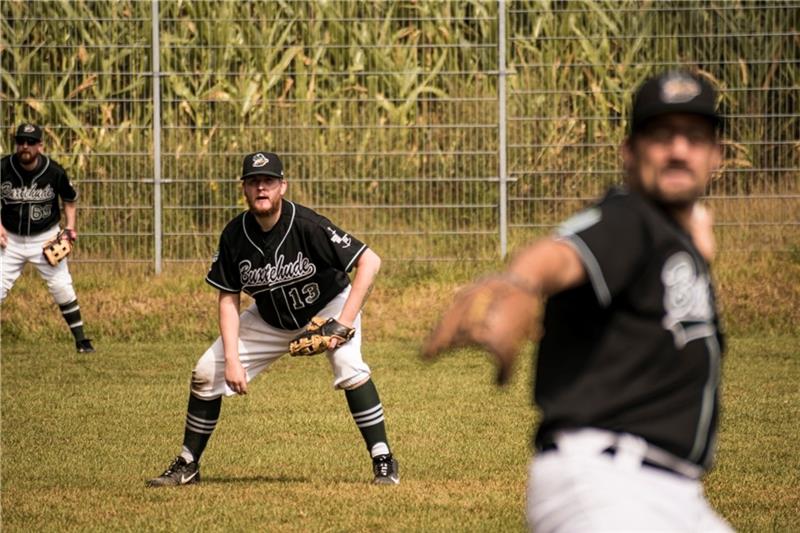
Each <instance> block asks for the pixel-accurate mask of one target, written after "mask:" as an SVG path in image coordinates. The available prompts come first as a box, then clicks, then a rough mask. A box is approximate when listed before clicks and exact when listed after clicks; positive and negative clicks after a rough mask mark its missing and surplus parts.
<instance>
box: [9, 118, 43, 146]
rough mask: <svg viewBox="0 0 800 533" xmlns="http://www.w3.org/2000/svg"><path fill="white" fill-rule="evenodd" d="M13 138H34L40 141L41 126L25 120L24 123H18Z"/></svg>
mask: <svg viewBox="0 0 800 533" xmlns="http://www.w3.org/2000/svg"><path fill="white" fill-rule="evenodd" d="M14 139H15V140H17V139H19V140H21V139H27V140H34V141H36V142H41V141H42V128H40V127H39V126H37V125H36V124H31V123H30V122H26V123H24V124H20V125H19V127H18V128H17V134H16V135H14Z"/></svg>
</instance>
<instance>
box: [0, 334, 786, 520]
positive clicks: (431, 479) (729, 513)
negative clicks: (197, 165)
mask: <svg viewBox="0 0 800 533" xmlns="http://www.w3.org/2000/svg"><path fill="white" fill-rule="evenodd" d="M799 343H800V339H798V338H797V337H772V338H750V337H748V338H738V339H732V341H731V343H730V350H729V353H728V357H727V359H726V363H725V386H724V402H725V411H724V418H723V423H722V434H721V441H720V453H719V461H718V468H717V469H716V470H714V471H713V473H712V474H711V475H710V476H709V477H708V478H707V481H706V486H707V488H708V491H709V497H710V499H711V501H712V503H713V504H714V506H715V507H716V508H717V509H718V510H719V511H720V512H721V514H722V515H723V516H725V517H726V518H727V519H728V520H729V521H730V522H731V523H732V524H733V526H734V527H735V528H737V529H739V530H742V531H792V530H798V528H800V518H798V509H800V454H798V452H797V443H798V440H799V439H798V437H800V434H798V428H799V427H800V424H798V420H799V419H800V394H798V383H800V354H798V344H799ZM97 345H98V348H99V352H98V353H97V354H94V355H91V356H79V355H77V354H75V353H73V352H72V346H71V344H69V343H68V342H66V341H64V342H62V343H57V344H54V343H53V342H50V341H48V342H42V343H41V344H39V345H23V344H17V343H9V342H7V341H6V342H3V344H2V367H1V370H2V376H1V378H2V383H1V385H2V529H3V531H9V532H10V531H69V530H95V531H100V530H103V531H107V530H114V531H117V530H128V531H142V530H152V531H225V532H231V531H439V530H442V531H522V530H524V488H525V476H526V467H527V462H528V460H529V457H530V454H529V441H530V430H531V427H532V425H533V424H534V423H535V420H536V414H535V412H534V410H533V409H532V408H531V406H530V402H529V397H530V366H531V365H530V357H529V356H526V357H524V358H523V359H522V361H521V364H520V366H519V368H518V372H517V374H516V378H515V380H514V382H513V383H512V385H511V386H510V387H509V388H507V389H504V390H498V389H496V388H495V387H494V385H493V384H492V369H491V366H490V364H489V362H488V361H487V359H486V358H485V357H484V356H483V355H481V354H479V353H477V352H472V351H462V352H460V353H458V354H457V355H451V356H448V357H446V358H445V359H443V360H441V361H438V362H436V363H434V364H425V363H422V362H420V361H419V360H418V359H417V356H416V346H413V345H409V344H407V343H404V342H400V341H391V340H380V341H373V342H368V343H366V344H365V355H366V359H367V361H368V362H369V363H370V364H371V366H372V368H373V372H374V379H375V381H376V383H377V385H378V387H379V391H380V393H381V397H382V398H381V399H382V401H383V405H384V408H385V410H386V415H387V423H388V430H389V435H390V439H391V441H392V445H393V448H394V451H395V453H396V456H397V457H398V459H399V460H400V472H401V477H402V482H401V485H400V486H398V487H373V486H371V485H370V484H369V481H370V479H371V470H370V463H369V460H368V457H367V453H366V450H365V448H364V447H363V444H362V441H361V437H360V435H359V433H358V431H357V429H356V428H355V426H354V424H353V422H352V420H351V418H350V416H349V413H348V411H347V406H346V402H345V399H344V396H343V394H342V393H341V392H337V391H334V390H332V388H331V375H330V371H329V368H328V364H327V362H326V361H325V359H324V358H322V357H317V358H302V359H291V358H289V357H285V358H284V359H282V360H280V361H279V362H278V363H277V364H276V365H275V366H274V367H273V368H272V370H271V371H269V372H268V373H266V374H262V375H261V376H259V377H258V378H257V379H256V381H254V382H253V383H252V384H251V392H250V394H249V395H248V396H246V397H240V398H234V399H229V400H226V401H225V402H224V403H223V410H222V417H221V421H220V424H219V426H218V428H217V431H216V433H215V434H214V436H213V437H212V440H211V442H210V444H209V447H208V449H207V452H206V454H205V456H204V458H203V462H202V471H201V472H202V477H203V481H202V483H201V484H199V485H195V486H190V487H181V488H177V489H148V488H146V487H145V481H146V480H147V479H148V478H149V477H153V476H154V475H157V474H159V473H160V472H161V471H162V470H163V469H164V468H165V467H166V466H167V464H168V463H169V461H170V460H171V459H172V458H173V457H174V455H176V453H177V452H178V450H179V448H180V443H181V439H182V435H183V419H184V414H185V407H186V399H187V392H188V378H189V373H190V370H191V367H192V365H193V363H194V361H195V360H196V358H197V357H198V356H199V355H200V353H202V351H203V350H204V349H205V348H206V343H205V342H198V343H194V344H186V343H175V344H163V343H158V344H126V343H115V342H113V340H111V339H103V338H100V339H98V342H97Z"/></svg>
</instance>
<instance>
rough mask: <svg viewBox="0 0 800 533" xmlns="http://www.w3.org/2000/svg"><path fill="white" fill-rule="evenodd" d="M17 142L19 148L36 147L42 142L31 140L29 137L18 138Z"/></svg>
mask: <svg viewBox="0 0 800 533" xmlns="http://www.w3.org/2000/svg"><path fill="white" fill-rule="evenodd" d="M15 140H16V141H17V144H18V145H19V146H22V145H24V144H27V145H28V146H36V145H37V144H39V143H40V142H41V141H39V140H37V139H29V138H27V137H17V138H16V139H15Z"/></svg>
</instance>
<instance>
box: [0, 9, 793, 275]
mask: <svg viewBox="0 0 800 533" xmlns="http://www.w3.org/2000/svg"><path fill="white" fill-rule="evenodd" d="M0 9H1V10H2V22H0V24H2V26H0V28H1V29H2V41H1V42H2V48H1V49H0V55H1V57H0V59H1V60H2V61H1V65H2V72H0V98H2V110H0V130H2V131H3V132H4V133H5V135H3V136H2V138H0V148H2V151H3V152H4V153H8V152H9V151H10V150H11V149H12V145H11V138H12V137H11V136H12V134H13V128H14V125H15V124H17V123H19V122H22V121H34V122H38V123H40V124H42V125H43V126H44V127H45V131H46V132H47V144H46V147H47V150H48V152H49V153H50V154H51V155H53V157H54V158H55V159H56V160H57V161H60V162H61V163H62V164H63V165H64V166H65V167H66V168H67V169H68V170H69V171H70V174H71V176H72V177H73V180H74V182H75V185H76V187H77V188H78V189H79V191H80V193H81V195H82V198H81V203H80V210H79V226H80V228H79V229H80V232H81V245H80V247H79V250H78V253H77V259H78V260H82V261H104V262H143V263H152V264H154V265H155V267H156V269H157V270H158V269H160V268H161V264H162V262H167V263H169V262H178V261H195V260H201V261H206V260H207V258H208V257H209V256H210V254H211V252H212V251H213V249H214V248H215V246H216V241H217V237H218V235H219V232H220V231H221V229H222V227H223V226H224V224H225V223H226V221H227V220H228V219H229V218H231V217H232V216H233V215H234V214H235V213H236V212H238V211H239V210H241V209H243V207H244V206H243V204H242V202H241V199H240V196H241V195H240V189H239V182H238V175H239V173H240V166H241V159H242V156H243V155H244V154H246V153H248V152H252V151H256V150H268V151H274V152H277V153H279V154H281V156H282V158H283V160H284V164H285V166H286V170H287V176H288V180H289V183H290V189H289V194H288V196H289V198H291V199H293V200H296V201H298V202H300V203H303V204H305V205H308V206H310V207H312V208H314V209H317V210H318V211H320V212H322V213H323V214H326V215H327V216H329V217H330V218H331V219H333V220H334V221H336V222H337V223H338V224H339V225H341V226H342V227H344V228H346V229H348V230H349V231H352V232H353V233H354V234H356V235H358V236H359V237H361V238H363V239H364V240H365V241H367V242H368V243H370V245H371V246H372V247H373V248H375V249H376V251H378V253H379V254H381V255H382V256H383V257H384V258H386V259H390V260H396V261H410V260H414V261H429V262H432V261H459V262H467V261H481V260H493V259H496V258H497V257H499V256H500V255H501V254H502V253H504V252H505V250H506V249H507V248H508V247H513V246H514V245H516V244H517V243H519V242H521V241H523V240H526V239H529V238H530V237H532V236H533V235H537V234H541V233H542V232H546V231H549V230H550V228H552V226H553V225H554V224H556V223H557V222H558V221H559V220H561V219H563V218H564V217H565V216H567V215H568V214H569V213H570V212H572V211H573V210H574V209H576V208H577V207H580V206H583V205H585V204H586V203H587V202H588V201H590V200H591V199H592V198H594V197H596V196H597V195H598V194H600V193H601V191H602V190H603V188H604V187H605V186H606V185H608V184H609V183H612V182H616V181H619V179H620V171H619V158H618V153H617V146H618V145H619V143H620V141H621V140H622V138H623V136H624V133H625V126H626V120H625V115H626V108H627V103H628V102H629V100H630V95H631V93H632V91H633V89H634V88H635V86H636V85H637V84H638V83H639V82H640V81H641V80H642V79H644V78H645V77H646V76H648V75H649V74H651V73H653V72H654V71H656V70H662V69H666V68H671V67H677V66H681V67H688V68H692V69H694V70H697V71H699V72H701V73H702V74H703V75H705V76H707V77H709V78H710V79H712V80H713V81H714V82H716V83H717V84H718V85H719V86H720V87H721V88H722V90H723V97H722V98H723V99H722V102H721V106H722V110H723V112H724V113H725V115H726V118H727V130H726V137H727V138H728V139H729V140H728V141H727V142H726V163H725V168H724V171H723V172H722V173H721V174H720V176H719V178H718V179H717V180H715V181H714V183H713V184H712V188H711V201H712V202H713V204H714V208H715V211H716V213H717V220H718V223H719V229H718V232H719V235H720V237H721V240H722V244H723V246H726V247H727V248H728V249H767V250H786V249H789V248H791V247H792V246H797V243H798V242H800V239H799V237H800V183H799V180H800V178H798V175H800V111H798V109H799V107H798V106H800V101H799V100H800V98H799V97H798V90H799V89H800V79H798V73H799V72H800V68H799V67H800V60H799V59H798V53H797V50H798V49H799V48H800V31H798V25H799V24H800V1H798V0H785V1H774V2H765V1H759V2H749V1H745V0H740V1H723V0H719V1H708V2H705V1H703V2H699V1H681V2H648V1H633V0H626V1H617V0H614V1H611V0H595V1H592V0H581V1H578V0H574V1H572V0H563V1H549V2H547V1H534V0H529V1H508V2H503V1H410V0H409V1H384V2H363V1H342V0H339V1H336V0H329V1H325V2H322V1H314V2H312V1H261V2H256V1H254V2H227V1H221V0H214V1H194V2H179V1H162V2H151V1H134V0H128V1H118V2H117V1H105V0H104V1H92V0H84V1H81V2H65V1H55V0H52V1H51V0H45V1H38V2H22V1H14V0H7V1H5V2H3V3H2V5H1V6H0Z"/></svg>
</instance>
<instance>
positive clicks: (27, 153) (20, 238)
mask: <svg viewBox="0 0 800 533" xmlns="http://www.w3.org/2000/svg"><path fill="white" fill-rule="evenodd" d="M14 141H15V144H16V152H15V153H14V154H11V155H8V156H6V157H4V158H3V159H2V161H0V182H2V189H0V190H2V203H1V204H0V205H2V209H0V220H2V225H0V302H3V301H4V300H5V298H6V296H7V295H8V292H9V291H10V290H11V288H12V287H13V286H14V282H15V281H16V280H17V278H18V277H19V275H20V274H22V269H23V267H24V266H25V263H32V264H33V265H34V266H35V267H36V269H37V270H38V271H39V274H40V275H41V276H42V278H43V279H44V280H45V282H46V283H47V288H48V290H49V291H50V294H51V295H52V296H53V299H54V300H55V302H56V304H58V307H59V309H60V310H61V315H62V316H63V317H64V320H65V321H66V322H67V325H68V326H69V329H70V331H71V332H72V335H73V337H74V339H75V347H76V349H77V350H78V352H80V353H88V352H93V351H94V347H93V346H92V343H91V341H90V340H89V339H87V338H86V335H85V334H84V331H83V320H82V319H81V309H80V306H79V305H78V297H77V296H76V294H75V289H74V287H73V285H72V276H71V275H70V273H69V268H68V266H67V260H66V259H64V260H62V261H61V262H59V263H58V264H57V265H55V266H51V265H50V264H49V263H48V262H47V260H46V259H45V257H44V255H43V253H42V248H43V246H44V244H45V243H46V242H47V241H49V240H51V239H53V238H55V236H56V235H57V234H58V233H59V230H60V228H59V222H60V221H61V209H60V205H59V198H60V199H61V200H62V201H63V202H64V218H65V219H66V225H65V227H64V229H65V232H66V237H67V238H69V239H71V240H72V241H74V240H75V239H77V238H78V232H77V231H76V229H75V228H76V221H77V203H76V202H77V199H78V194H77V193H76V192H75V189H74V188H73V187H72V184H71V183H70V181H69V178H68V177H67V173H66V172H65V171H64V169H63V168H62V167H61V165H59V164H58V163H56V162H55V161H53V160H52V159H50V158H49V157H48V156H46V155H45V154H44V152H43V150H44V146H43V141H42V129H41V128H40V127H39V126H37V125H36V124H27V123H26V124H21V125H20V126H19V127H18V128H17V132H16V135H15V137H14Z"/></svg>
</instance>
